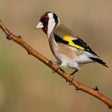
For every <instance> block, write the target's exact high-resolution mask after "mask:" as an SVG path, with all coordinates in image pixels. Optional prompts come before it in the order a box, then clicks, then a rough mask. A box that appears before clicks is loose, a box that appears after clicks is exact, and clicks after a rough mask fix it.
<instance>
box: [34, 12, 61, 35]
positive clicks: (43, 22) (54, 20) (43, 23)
mask: <svg viewBox="0 0 112 112" xmlns="http://www.w3.org/2000/svg"><path fill="white" fill-rule="evenodd" d="M58 22H59V18H58V17H57V15H56V14H55V13H53V12H50V11H49V12H46V13H45V14H43V15H42V16H41V18H40V21H39V23H38V24H37V26H36V28H41V29H42V30H43V31H44V32H45V33H46V34H47V36H48V37H49V36H50V34H51V32H52V31H53V29H54V28H55V26H56V25H57V24H58Z"/></svg>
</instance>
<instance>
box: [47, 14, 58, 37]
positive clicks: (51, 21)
mask: <svg viewBox="0 0 112 112" xmlns="http://www.w3.org/2000/svg"><path fill="white" fill-rule="evenodd" d="M48 16H49V21H48V32H47V35H48V37H50V34H51V32H52V31H53V29H54V27H55V25H56V23H55V20H54V17H53V14H52V13H49V14H48Z"/></svg>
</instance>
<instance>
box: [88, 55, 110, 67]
mask: <svg viewBox="0 0 112 112" xmlns="http://www.w3.org/2000/svg"><path fill="white" fill-rule="evenodd" d="M90 59H92V60H93V61H95V62H98V63H100V64H102V65H104V66H105V67H107V68H108V66H107V65H106V63H105V62H104V61H103V60H101V59H99V58H94V57H90Z"/></svg>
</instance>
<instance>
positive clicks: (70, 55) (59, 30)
mask: <svg viewBox="0 0 112 112" xmlns="http://www.w3.org/2000/svg"><path fill="white" fill-rule="evenodd" d="M36 28H41V29H42V30H43V31H44V33H45V34H46V35H47V37H48V42H49V46H50V48H51V51H52V53H53V55H54V56H55V57H56V59H57V61H58V63H60V65H61V67H62V66H64V67H69V68H72V69H74V72H72V73H71V74H70V75H71V76H72V75H74V74H75V73H76V72H77V71H79V70H80V69H81V67H82V65H84V64H87V63H92V62H98V63H99V64H102V65H104V66H105V67H108V66H107V65H106V63H105V62H104V61H103V60H101V59H100V58H99V56H98V55H97V54H96V53H95V52H94V51H93V50H92V49H91V48H90V47H89V46H88V45H87V44H86V43H85V42H84V41H83V40H82V39H80V38H79V37H78V36H76V35H75V34H74V33H73V32H72V31H71V30H70V29H69V28H67V27H66V26H64V25H63V24H61V22H60V19H59V18H58V16H57V15H56V14H55V13H53V12H50V11H49V12H46V13H45V14H43V15H42V16H41V18H40V21H39V23H38V24H37V26H36Z"/></svg>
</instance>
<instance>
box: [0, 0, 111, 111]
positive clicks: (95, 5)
mask: <svg viewBox="0 0 112 112" xmlns="http://www.w3.org/2000/svg"><path fill="white" fill-rule="evenodd" d="M46 11H53V12H55V13H57V14H58V15H59V17H60V19H61V21H62V22H63V24H66V25H67V26H68V27H69V28H70V29H72V30H73V31H74V32H75V33H76V34H77V35H79V36H80V37H81V38H82V39H83V40H85V41H86V42H87V43H88V44H89V45H90V46H91V48H92V49H93V50H94V51H96V53H97V54H98V55H99V56H100V57H101V58H102V59H103V60H105V61H106V62H107V64H108V66H109V69H107V68H105V67H103V66H101V65H99V64H88V65H85V66H84V67H83V69H82V70H81V71H80V72H78V73H77V75H76V77H75V78H76V80H78V81H80V82H82V83H84V84H86V85H88V86H91V87H95V86H98V88H99V90H100V91H101V92H102V93H104V94H105V95H107V96H108V97H110V98H112V74H111V73H112V70H111V67H112V53H111V52H112V50H111V49H112V1H111V0H94V1H93V0H63V1H58V0H46V1H43V0H0V19H1V20H2V22H3V23H4V24H5V25H6V26H7V27H8V28H9V29H10V30H11V31H12V32H13V33H15V34H16V35H21V36H22V37H23V38H24V40H26V42H27V43H29V44H30V45H31V46H32V47H33V48H35V49H36V50H37V51H39V52H40V53H42V54H43V55H45V56H46V57H47V58H48V59H51V60H53V61H55V58H54V57H53V55H52V53H51V52H50V50H49V46H48V42H47V38H46V35H45V34H44V33H43V32H42V31H41V30H37V29H35V26H36V24H37V23H38V21H39V18H40V16H41V15H42V14H43V13H44V12H46ZM75 111H76V112H82V111H86V112H110V111H111V110H109V109H108V107H107V106H106V105H105V104H103V103H102V102H100V101H99V100H97V99H96V98H94V97H92V96H90V95H88V94H85V93H83V92H81V91H76V90H75V89H74V87H73V86H69V85H68V84H67V83H66V82H65V80H64V79H63V78H61V77H60V76H59V75H57V74H56V73H52V70H51V69H49V68H48V67H46V66H45V65H44V64H42V63H41V62H39V61H38V60H37V59H35V58H34V57H32V56H29V55H27V52H26V51H25V50H24V49H23V48H21V47H20V46H19V45H17V44H15V43H14V42H12V41H8V40H6V38H5V35H4V33H3V32H2V31H1V30H0V112H75Z"/></svg>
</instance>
